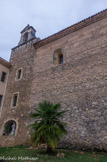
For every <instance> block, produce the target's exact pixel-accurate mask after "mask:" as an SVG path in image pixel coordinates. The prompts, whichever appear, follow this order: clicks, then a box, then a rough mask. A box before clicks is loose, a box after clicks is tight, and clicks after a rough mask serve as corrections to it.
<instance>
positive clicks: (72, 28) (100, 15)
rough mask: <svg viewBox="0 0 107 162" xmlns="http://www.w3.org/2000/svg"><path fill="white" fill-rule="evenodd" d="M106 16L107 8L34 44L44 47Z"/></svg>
mask: <svg viewBox="0 0 107 162" xmlns="http://www.w3.org/2000/svg"><path fill="white" fill-rule="evenodd" d="M105 17H107V9H105V10H103V11H101V12H99V13H97V14H95V15H93V16H91V17H88V18H87V19H84V20H82V21H80V22H78V23H76V24H74V25H72V26H70V27H68V28H65V29H64V30H61V31H60V32H58V33H56V34H53V35H51V36H49V37H47V38H45V39H43V40H40V41H38V42H37V43H35V44H34V47H35V48H36V49H37V48H39V47H42V46H44V45H46V44H48V43H51V42H53V41H55V40H57V39H60V38H61V37H64V36H66V35H68V34H70V33H73V32H75V31H77V30H80V29H81V28H84V27H86V26H88V25H91V24H93V23H95V22H97V21H99V20H101V19H104V18H105Z"/></svg>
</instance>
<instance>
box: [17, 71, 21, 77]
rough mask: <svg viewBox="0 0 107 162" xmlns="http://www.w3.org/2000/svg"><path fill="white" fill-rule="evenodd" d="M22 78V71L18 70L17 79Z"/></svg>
mask: <svg viewBox="0 0 107 162" xmlns="http://www.w3.org/2000/svg"><path fill="white" fill-rule="evenodd" d="M20 78H21V69H20V70H18V74H17V79H20Z"/></svg>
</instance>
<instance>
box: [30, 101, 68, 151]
mask: <svg viewBox="0 0 107 162" xmlns="http://www.w3.org/2000/svg"><path fill="white" fill-rule="evenodd" d="M60 109H61V105H60V104H53V103H51V102H49V101H44V102H41V103H39V105H38V108H37V109H36V110H35V113H32V114H31V117H32V118H35V122H34V123H33V124H31V125H30V126H31V127H32V129H33V134H32V141H33V142H34V143H35V144H36V145H38V144H41V143H45V144H46V145H47V152H48V153H50V152H52V149H53V148H56V147H57V145H58V142H59V140H60V139H61V137H62V136H63V135H64V134H66V133H67V131H66V129H65V124H64V123H63V122H61V121H60V119H61V117H62V116H63V114H64V113H65V112H66V111H61V110H60Z"/></svg>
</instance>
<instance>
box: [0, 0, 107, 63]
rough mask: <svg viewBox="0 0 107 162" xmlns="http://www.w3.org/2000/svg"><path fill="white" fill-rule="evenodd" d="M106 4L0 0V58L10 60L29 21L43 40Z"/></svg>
mask: <svg viewBox="0 0 107 162" xmlns="http://www.w3.org/2000/svg"><path fill="white" fill-rule="evenodd" d="M106 6H107V1H106V0H94V1H91V2H90V0H30V1H26V0H0V31H1V36H0V57H3V58H4V59H6V60H9V56H10V53H11V48H13V47H15V46H17V44H18V42H19V39H20V31H21V30H22V29H23V28H24V27H25V26H26V25H27V24H30V25H32V26H33V27H34V28H35V29H36V30H37V36H38V37H40V38H41V39H43V38H45V37H47V36H49V35H51V34H53V33H56V32H58V31H60V30H62V29H64V28H66V27H68V26H70V25H72V24H74V23H76V22H78V21H80V20H82V19H84V18H87V17H88V16H91V15H93V14H95V13H97V12H99V11H101V10H103V9H105V8H106Z"/></svg>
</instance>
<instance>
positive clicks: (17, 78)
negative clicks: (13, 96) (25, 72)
mask: <svg viewBox="0 0 107 162" xmlns="http://www.w3.org/2000/svg"><path fill="white" fill-rule="evenodd" d="M21 78H22V68H20V69H18V70H17V72H16V78H15V79H16V80H21Z"/></svg>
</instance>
